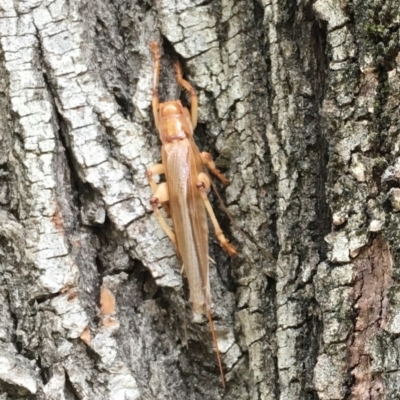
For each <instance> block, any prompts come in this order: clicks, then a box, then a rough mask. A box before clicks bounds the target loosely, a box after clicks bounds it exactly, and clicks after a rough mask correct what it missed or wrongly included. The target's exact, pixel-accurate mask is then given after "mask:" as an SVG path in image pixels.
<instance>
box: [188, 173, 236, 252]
mask: <svg viewBox="0 0 400 400" xmlns="http://www.w3.org/2000/svg"><path fill="white" fill-rule="evenodd" d="M210 185H211V184H210V179H209V177H208V175H207V174H205V173H204V172H200V174H199V175H198V182H197V184H196V186H197V189H198V190H199V192H200V195H201V197H202V199H203V201H204V205H205V206H206V209H207V212H208V215H209V217H210V219H211V222H212V224H213V226H214V231H215V236H216V237H217V239H218V241H219V244H220V245H221V247H222V248H223V249H224V250H225V251H226V252H227V253H228V254H229V255H230V256H234V255H236V254H237V251H236V247H235V246H233V245H232V244H230V243H229V240H228V239H227V238H226V237H225V235H224V233H223V232H222V229H221V227H220V226H219V223H218V221H217V217H216V216H215V214H214V210H213V209H212V206H211V203H210V200H208V196H207V193H206V190H207V189H209V188H210Z"/></svg>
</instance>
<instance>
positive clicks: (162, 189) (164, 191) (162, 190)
mask: <svg viewBox="0 0 400 400" xmlns="http://www.w3.org/2000/svg"><path fill="white" fill-rule="evenodd" d="M168 200H169V194H168V187H167V184H166V182H163V183H160V184H159V185H157V189H156V191H155V192H154V195H153V196H151V198H150V204H151V206H152V207H153V211H154V214H155V215H156V217H157V219H158V222H159V223H160V225H161V228H163V230H164V232H165V233H166V234H167V236H168V237H169V238H170V240H171V242H172V243H173V244H174V246H175V248H176V239H175V234H174V232H172V230H171V228H170V227H169V226H168V224H167V222H166V221H165V219H164V217H163V216H162V215H161V213H160V210H159V209H158V206H159V205H160V203H164V202H167V201H168Z"/></svg>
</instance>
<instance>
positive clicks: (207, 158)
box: [200, 151, 229, 185]
mask: <svg viewBox="0 0 400 400" xmlns="http://www.w3.org/2000/svg"><path fill="white" fill-rule="evenodd" d="M200 157H201V161H202V163H203V164H204V165H205V166H206V167H207V168H208V169H209V170H210V171H211V173H212V174H213V175H215V176H216V177H217V178H218V179H219V180H220V181H221V182H222V183H223V184H224V185H229V181H228V179H226V177H225V175H224V174H222V173H221V171H220V170H219V169H218V168H217V167H216V166H215V162H214V160H213V158H212V155H211V154H210V153H207V152H206V151H203V152H201V153H200Z"/></svg>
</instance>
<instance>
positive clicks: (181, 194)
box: [147, 42, 237, 387]
mask: <svg viewBox="0 0 400 400" xmlns="http://www.w3.org/2000/svg"><path fill="white" fill-rule="evenodd" d="M150 48H151V51H152V53H153V57H154V76H153V96H152V108H153V115H154V122H155V125H156V128H157V130H158V132H159V135H160V139H161V143H162V148H161V159H162V163H161V164H156V165H153V166H152V167H150V168H149V170H148V171H147V177H148V180H149V183H150V186H151V189H152V192H153V196H152V197H151V199H150V203H151V205H152V207H153V210H154V214H155V215H156V217H157V219H158V221H159V223H160V225H161V227H162V228H163V230H164V231H165V233H166V234H167V235H168V237H169V238H170V240H171V241H172V243H173V244H174V247H175V250H176V252H177V255H178V258H179V259H180V261H181V262H182V264H183V266H182V271H184V272H185V274H186V277H187V280H188V284H189V291H190V301H191V303H192V308H193V312H194V314H206V315H207V318H208V320H209V323H210V329H211V334H212V337H213V341H214V346H215V351H216V355H217V360H218V366H219V369H220V373H221V381H222V385H223V387H225V378H224V372H223V369H222V362H221V357H220V353H219V349H218V342H217V338H216V335H215V329H214V324H213V320H212V317H211V297H210V279H209V254H208V222H207V213H208V215H209V217H210V220H211V222H212V224H213V226H214V230H215V235H216V237H217V239H218V241H219V244H220V245H221V247H222V248H223V249H224V250H225V251H226V252H227V253H228V254H229V255H230V256H233V255H235V254H237V251H236V248H235V247H234V246H233V245H232V244H230V243H229V241H228V240H227V239H226V237H225V236H224V234H223V232H222V230H221V228H220V226H219V223H218V221H217V219H216V217H215V214H214V211H213V209H212V206H211V204H210V202H209V200H208V197H207V193H206V191H207V190H208V189H209V188H210V185H211V181H210V178H209V175H208V174H207V173H206V172H205V171H204V170H203V169H204V167H207V168H208V169H209V170H210V171H211V173H212V174H214V175H215V176H216V177H217V178H218V179H220V180H221V182H222V183H223V184H225V185H227V184H228V183H229V181H228V180H227V179H226V177H225V176H224V175H223V174H222V173H221V172H220V171H219V170H218V169H217V168H216V166H215V163H214V161H213V159H212V157H211V155H210V154H209V153H206V152H202V153H200V151H199V149H198V147H197V145H196V143H195V142H194V138H193V131H194V129H195V127H196V125H197V108H198V98H197V94H196V91H195V90H194V88H193V87H192V86H191V85H190V83H189V82H187V81H186V80H185V79H183V76H182V70H181V67H180V64H179V63H178V62H177V63H175V65H174V68H175V75H176V80H177V82H178V83H179V85H180V86H182V87H183V88H184V89H186V90H187V91H188V92H189V93H190V97H191V111H190V112H189V110H188V109H187V108H186V107H184V106H183V105H182V103H181V102H180V100H172V101H167V102H162V103H160V101H159V95H158V85H159V76H160V63H161V56H160V48H159V45H158V43H155V42H151V43H150ZM162 174H164V175H165V178H166V182H162V183H159V184H157V183H156V181H155V180H154V178H153V175H162ZM160 205H161V206H163V207H164V208H165V209H166V210H167V212H168V214H170V216H171V218H172V222H173V231H172V230H171V229H170V227H169V226H168V224H167V222H166V221H165V219H164V217H163V216H162V214H161V213H160V210H159V206H160Z"/></svg>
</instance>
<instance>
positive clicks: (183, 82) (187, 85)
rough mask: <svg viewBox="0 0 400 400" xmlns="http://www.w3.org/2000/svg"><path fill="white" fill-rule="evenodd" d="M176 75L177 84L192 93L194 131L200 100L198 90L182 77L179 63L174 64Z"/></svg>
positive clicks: (191, 104) (191, 105)
mask: <svg viewBox="0 0 400 400" xmlns="http://www.w3.org/2000/svg"><path fill="white" fill-rule="evenodd" d="M174 68H175V75H176V80H177V82H178V83H179V84H180V85H181V86H182V87H183V88H184V89H186V90H187V91H188V92H189V93H190V114H191V119H192V126H193V129H194V128H196V125H197V109H198V105H199V100H198V98H197V93H196V90H194V88H193V86H192V85H191V84H190V83H189V82H188V81H187V80H185V79H183V76H182V69H181V65H180V64H179V62H176V63H175V64H174Z"/></svg>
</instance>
